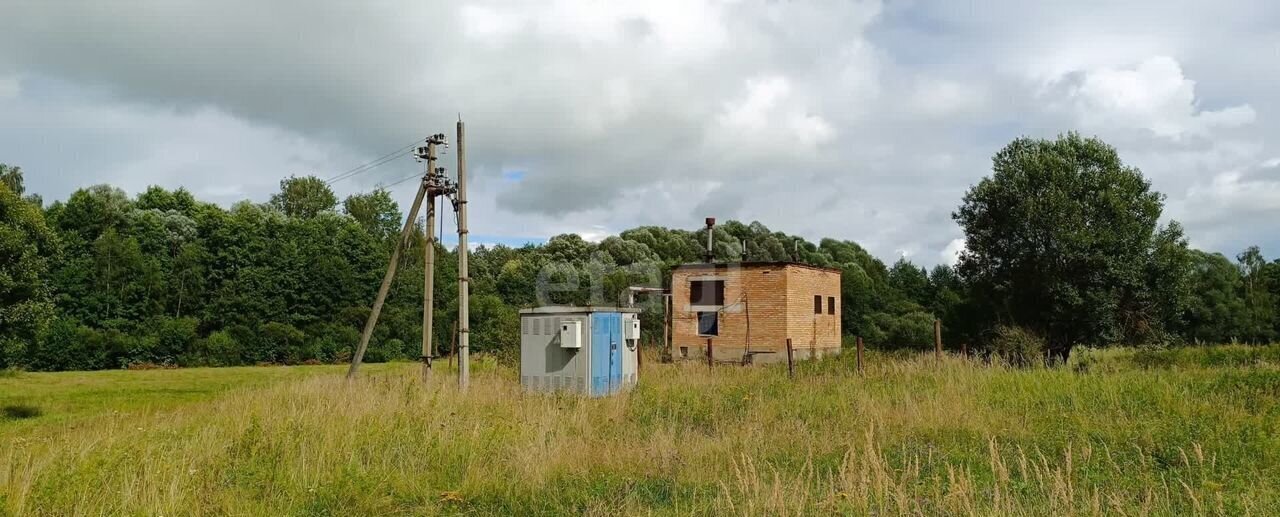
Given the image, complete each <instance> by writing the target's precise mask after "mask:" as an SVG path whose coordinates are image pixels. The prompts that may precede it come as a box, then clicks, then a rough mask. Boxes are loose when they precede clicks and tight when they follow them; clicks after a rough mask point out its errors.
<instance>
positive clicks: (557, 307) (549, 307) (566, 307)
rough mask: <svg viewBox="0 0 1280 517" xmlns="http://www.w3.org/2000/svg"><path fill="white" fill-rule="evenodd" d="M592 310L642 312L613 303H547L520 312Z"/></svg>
mask: <svg viewBox="0 0 1280 517" xmlns="http://www.w3.org/2000/svg"><path fill="white" fill-rule="evenodd" d="M592 312H640V309H639V308H637V307H616V306H613V305H545V306H542V307H534V308H532V309H520V314H587V313H592Z"/></svg>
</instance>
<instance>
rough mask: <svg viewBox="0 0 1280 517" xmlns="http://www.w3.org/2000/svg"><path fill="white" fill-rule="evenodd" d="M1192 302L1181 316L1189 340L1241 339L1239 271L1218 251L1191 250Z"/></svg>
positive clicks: (1216, 341) (1241, 301)
mask: <svg viewBox="0 0 1280 517" xmlns="http://www.w3.org/2000/svg"><path fill="white" fill-rule="evenodd" d="M1191 264H1192V265H1191V286H1192V287H1191V301H1190V303H1188V304H1187V309H1186V314H1185V316H1184V318H1183V319H1184V321H1185V325H1186V326H1185V329H1184V333H1185V335H1186V337H1187V338H1188V339H1191V340H1195V341H1197V342H1204V343H1224V342H1229V341H1233V340H1236V339H1239V338H1241V335H1240V331H1241V330H1243V329H1244V327H1245V324H1244V321H1243V319H1244V318H1245V313H1246V310H1245V304H1244V298H1243V297H1242V296H1241V293H1242V292H1243V291H1242V288H1243V282H1242V280H1241V277H1240V270H1239V269H1238V268H1237V267H1236V265H1235V264H1233V263H1232V262H1231V260H1230V259H1228V258H1227V257H1225V256H1223V255H1222V254H1221V253H1206V252H1203V251H1199V250H1192V251H1191Z"/></svg>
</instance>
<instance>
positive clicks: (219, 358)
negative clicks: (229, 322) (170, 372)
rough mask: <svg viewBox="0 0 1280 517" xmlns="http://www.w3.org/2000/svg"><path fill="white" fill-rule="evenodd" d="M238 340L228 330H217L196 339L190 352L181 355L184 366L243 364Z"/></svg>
mask: <svg viewBox="0 0 1280 517" xmlns="http://www.w3.org/2000/svg"><path fill="white" fill-rule="evenodd" d="M241 352H242V350H241V349H240V342H239V341H236V339H235V338H234V337H232V336H231V333H230V332H227V331H225V330H219V331H217V332H214V333H212V334H209V337H207V338H204V339H201V340H198V341H196V344H195V346H194V347H193V348H192V350H191V352H190V353H189V354H187V355H186V356H184V357H183V359H182V364H184V365H186V366H235V365H238V364H244V358H243V357H241Z"/></svg>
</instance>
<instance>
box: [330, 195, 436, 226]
mask: <svg viewBox="0 0 1280 517" xmlns="http://www.w3.org/2000/svg"><path fill="white" fill-rule="evenodd" d="M342 210H343V211H344V212H346V213H347V215H349V216H351V217H352V218H354V219H355V220H356V222H358V223H360V226H363V227H364V228H365V229H366V230H368V231H369V232H370V233H372V234H373V235H375V236H377V237H379V238H386V237H387V236H390V235H395V234H397V233H399V232H400V224H401V223H400V221H401V217H402V216H401V215H400V208H399V207H398V206H396V202H395V201H394V200H392V199H391V193H390V192H388V191H387V190H386V189H377V190H374V191H373V192H370V193H368V194H352V195H350V196H347V199H345V200H343V202H342ZM437 217H439V215H437Z"/></svg>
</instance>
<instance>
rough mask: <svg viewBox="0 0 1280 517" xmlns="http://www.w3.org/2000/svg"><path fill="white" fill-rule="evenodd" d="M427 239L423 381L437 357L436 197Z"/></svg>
mask: <svg viewBox="0 0 1280 517" xmlns="http://www.w3.org/2000/svg"><path fill="white" fill-rule="evenodd" d="M435 161H436V160H435V157H434V156H432V157H431V159H429V160H427V163H428V165H427V166H428V167H429V168H428V170H429V171H431V172H429V173H428V174H431V175H434V174H435V170H436V169H435ZM425 233H426V239H425V240H424V241H423V243H424V245H423V248H424V249H423V251H422V255H423V265H422V381H423V382H426V381H427V379H430V378H431V359H432V358H434V357H435V355H436V347H435V343H434V342H433V340H432V331H433V330H434V328H433V327H432V325H433V323H434V322H433V320H434V318H435V298H436V293H435V284H436V278H435V277H436V196H435V195H430V196H427V227H426V232H425Z"/></svg>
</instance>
